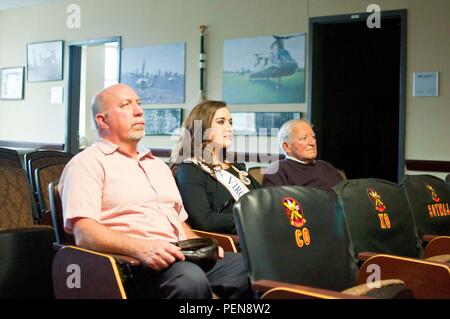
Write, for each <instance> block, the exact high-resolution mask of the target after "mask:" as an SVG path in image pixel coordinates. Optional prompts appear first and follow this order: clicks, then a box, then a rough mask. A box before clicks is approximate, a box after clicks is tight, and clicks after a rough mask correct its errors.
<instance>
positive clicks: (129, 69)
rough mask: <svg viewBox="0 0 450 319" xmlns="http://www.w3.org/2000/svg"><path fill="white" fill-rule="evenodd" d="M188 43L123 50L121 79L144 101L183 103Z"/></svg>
mask: <svg viewBox="0 0 450 319" xmlns="http://www.w3.org/2000/svg"><path fill="white" fill-rule="evenodd" d="M184 73H185V43H177V44H165V45H157V46H147V47H139V48H126V49H123V50H122V65H121V82H122V83H124V84H127V85H129V86H131V87H132V88H134V89H135V91H136V93H137V94H138V95H139V96H140V97H141V102H142V103H143V104H161V103H167V104H173V103H183V102H184V87H185V85H184V79H185V75H184Z"/></svg>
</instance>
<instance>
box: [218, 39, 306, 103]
mask: <svg viewBox="0 0 450 319" xmlns="http://www.w3.org/2000/svg"><path fill="white" fill-rule="evenodd" d="M222 82H223V100H225V101H226V102H227V103H228V104H278V103H304V102H305V34H304V33H302V34H300V33H299V34H284V35H280V34H273V35H271V36H264V37H253V38H241V39H232V40H225V43H224V52H223V81H222Z"/></svg>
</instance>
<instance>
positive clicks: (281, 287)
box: [234, 186, 412, 298]
mask: <svg viewBox="0 0 450 319" xmlns="http://www.w3.org/2000/svg"><path fill="white" fill-rule="evenodd" d="M234 218H235V221H236V226H237V232H238V235H239V238H240V242H241V250H242V253H243V255H244V259H245V262H246V264H247V267H248V269H249V272H250V278H251V280H252V285H253V288H254V289H255V290H256V291H258V292H259V293H260V294H262V297H263V298H355V297H370V295H371V294H372V297H376V296H381V297H383V298H395V297H412V293H411V291H409V288H408V287H406V286H405V285H404V284H403V282H402V281H401V280H398V281H387V282H377V283H379V284H380V288H373V289H362V287H358V288H352V287H353V286H354V285H355V284H364V283H366V281H361V282H358V281H357V278H358V268H357V266H356V263H355V259H354V257H353V252H352V247H351V245H350V243H349V240H348V234H347V229H346V226H345V221H344V217H343V215H342V213H341V212H340V211H339V210H338V209H337V206H336V200H335V194H334V193H333V192H330V191H323V190H319V189H315V188H309V187H300V186H298V187H294V186H282V187H268V188H263V189H257V190H254V191H252V192H250V193H248V194H246V195H244V196H242V197H241V198H240V199H239V200H238V201H237V202H236V204H235V206H234ZM390 279H392V278H390ZM366 288H367V287H366ZM375 290H377V291H378V292H375Z"/></svg>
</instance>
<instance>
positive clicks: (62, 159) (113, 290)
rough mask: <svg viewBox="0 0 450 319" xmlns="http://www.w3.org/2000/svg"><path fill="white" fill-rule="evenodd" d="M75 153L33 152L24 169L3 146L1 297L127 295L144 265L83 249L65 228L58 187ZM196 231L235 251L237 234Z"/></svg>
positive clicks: (0, 169) (0, 167) (0, 171)
mask: <svg viewBox="0 0 450 319" xmlns="http://www.w3.org/2000/svg"><path fill="white" fill-rule="evenodd" d="M3 150H4V152H3ZM4 154H6V156H3V155H4ZM71 157H72V155H71V154H68V153H64V152H55V151H37V152H31V153H28V154H26V155H25V161H24V165H23V166H24V167H25V168H26V172H25V170H24V169H22V164H21V162H20V159H19V156H18V155H17V152H15V151H13V150H7V149H1V148H0V252H1V253H0V298H52V297H56V298H125V297H126V293H125V292H124V289H123V286H124V285H125V286H126V283H127V278H128V279H129V278H131V277H132V276H133V275H132V272H134V271H136V270H137V269H141V268H142V267H141V265H140V262H139V261H138V260H136V259H134V258H131V257H128V256H119V255H105V254H99V253H98V252H92V251H89V250H84V249H80V248H78V247H76V246H75V242H74V238H73V237H72V236H70V235H68V234H66V233H65V232H64V230H63V214H62V206H61V200H60V197H59V194H58V190H57V185H58V180H59V177H60V176H61V173H62V171H63V169H64V166H65V165H66V163H67V162H68V161H69V160H70V159H71ZM1 159H4V161H1ZM3 164H4V165H3ZM195 232H196V233H197V234H198V235H199V236H201V237H213V238H215V239H217V240H218V241H219V243H220V245H221V246H222V247H223V248H224V250H226V251H233V252H236V251H237V248H236V245H235V241H237V236H234V238H233V236H227V235H221V234H215V233H209V232H202V231H198V230H195ZM70 265H78V266H79V267H80V269H83V286H82V287H83V288H82V289H71V288H70V287H69V286H68V285H67V277H68V276H69V275H70V273H68V269H69V268H70ZM102 267H103V268H102ZM117 274H120V276H117ZM91 279H92V280H91Z"/></svg>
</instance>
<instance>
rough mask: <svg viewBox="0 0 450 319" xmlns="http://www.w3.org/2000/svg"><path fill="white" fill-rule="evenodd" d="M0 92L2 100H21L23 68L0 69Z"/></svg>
mask: <svg viewBox="0 0 450 319" xmlns="http://www.w3.org/2000/svg"><path fill="white" fill-rule="evenodd" d="M0 78H1V80H0V81H1V92H0V99H2V100H23V95H24V94H23V91H24V90H23V82H24V78H25V67H23V66H20V67H14V68H4V69H1V74H0Z"/></svg>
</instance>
